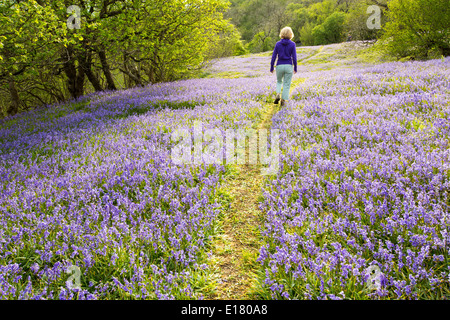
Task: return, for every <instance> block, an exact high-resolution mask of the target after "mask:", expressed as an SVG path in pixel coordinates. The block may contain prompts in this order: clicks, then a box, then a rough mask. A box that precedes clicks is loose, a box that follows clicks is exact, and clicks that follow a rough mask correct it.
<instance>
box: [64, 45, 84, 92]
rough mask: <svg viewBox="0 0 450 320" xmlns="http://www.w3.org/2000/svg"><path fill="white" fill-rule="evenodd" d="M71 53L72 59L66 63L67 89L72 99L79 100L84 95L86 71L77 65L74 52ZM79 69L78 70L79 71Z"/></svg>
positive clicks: (70, 51)
mask: <svg viewBox="0 0 450 320" xmlns="http://www.w3.org/2000/svg"><path fill="white" fill-rule="evenodd" d="M68 51H69V56H70V58H69V59H68V61H67V62H65V63H64V72H65V73H66V75H67V89H68V90H69V93H70V96H71V97H72V98H78V97H80V96H82V95H83V93H84V76H85V73H84V70H83V68H82V66H81V65H79V66H78V68H77V66H76V65H75V59H74V56H73V54H72V50H70V49H69V50H68ZM77 69H78V70H77Z"/></svg>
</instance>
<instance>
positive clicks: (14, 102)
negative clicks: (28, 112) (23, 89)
mask: <svg viewBox="0 0 450 320" xmlns="http://www.w3.org/2000/svg"><path fill="white" fill-rule="evenodd" d="M8 90H9V94H10V96H11V106H10V107H9V109H8V114H9V115H15V114H16V113H17V112H19V106H20V97H19V93H18V92H17V88H16V83H15V81H14V78H13V77H12V76H10V77H8Z"/></svg>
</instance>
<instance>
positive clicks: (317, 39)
mask: <svg viewBox="0 0 450 320" xmlns="http://www.w3.org/2000/svg"><path fill="white" fill-rule="evenodd" d="M344 22H345V13H343V12H335V13H333V14H332V15H330V16H329V17H328V18H326V19H325V21H324V23H322V24H321V25H318V26H316V27H314V29H313V30H312V36H313V38H314V44H315V45H320V44H329V43H338V42H341V41H342V40H343V37H344Z"/></svg>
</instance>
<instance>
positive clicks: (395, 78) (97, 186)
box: [0, 45, 450, 299]
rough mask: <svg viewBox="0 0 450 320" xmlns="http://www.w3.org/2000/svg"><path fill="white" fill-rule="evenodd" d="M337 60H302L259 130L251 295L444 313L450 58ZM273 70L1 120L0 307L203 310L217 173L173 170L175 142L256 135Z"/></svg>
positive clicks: (315, 50) (243, 71)
mask: <svg viewBox="0 0 450 320" xmlns="http://www.w3.org/2000/svg"><path fill="white" fill-rule="evenodd" d="M340 48H341V47H340V46H336V45H332V46H326V47H321V48H319V47H312V48H298V50H299V60H300V64H299V68H298V70H299V72H298V73H297V75H295V76H294V80H297V82H301V84H300V85H298V86H297V87H296V88H294V89H293V92H292V98H293V99H292V100H291V101H290V103H289V105H288V106H287V107H285V108H284V109H281V110H280V111H278V112H277V113H276V114H275V115H274V117H273V126H272V128H276V129H280V139H281V140H280V147H281V153H282V156H281V164H282V165H281V168H280V171H279V173H278V174H277V175H276V176H271V177H269V178H267V180H266V183H265V185H264V186H263V189H262V191H261V192H262V195H263V200H262V203H261V209H262V210H263V212H264V214H265V216H266V219H265V223H264V225H262V226H261V233H262V237H263V238H262V241H263V245H262V247H261V249H260V255H259V258H258V261H259V262H260V268H261V270H260V273H261V277H260V281H261V284H260V290H259V297H260V298H262V299H335V298H338V299H339V298H351V299H377V298H390V299H410V298H412V299H415V298H436V299H443V298H445V297H446V296H447V295H449V294H450V288H449V273H450V269H449V267H448V263H447V261H448V258H449V250H448V248H447V242H449V240H450V239H449V235H448V221H447V219H448V214H449V212H450V200H449V195H448V190H449V189H450V188H449V186H450V185H449V184H450V182H449V181H450V166H449V162H450V161H449V160H450V159H449V157H450V155H449V151H448V149H449V133H450V122H449V118H450V117H449V114H450V107H449V96H448V91H449V89H450V88H449V67H450V58H446V59H442V60H433V61H428V62H408V63H386V64H380V65H374V66H364V65H362V64H361V63H359V62H357V60H356V59H354V57H352V58H351V59H350V58H349V59H347V60H345V59H344V58H341V57H340V54H341V55H342V53H339V50H340ZM333 53H334V54H335V55H334V56H333ZM269 62H270V55H269V54H262V55H257V56H246V57H235V58H227V59H221V60H219V61H215V63H214V64H213V65H212V66H211V67H210V68H209V71H208V72H209V73H210V74H211V77H208V78H202V79H191V80H183V81H177V82H172V83H163V84H155V85H149V86H146V87H144V88H135V89H130V90H123V91H119V92H103V93H101V94H92V95H88V96H85V97H82V98H80V99H79V100H77V101H71V102H69V103H65V104H61V105H57V106H51V107H46V108H44V109H37V110H34V111H29V112H26V113H23V114H20V115H16V116H14V117H11V118H7V119H5V120H0V121H1V122H0V177H1V183H0V190H1V194H0V225H1V227H0V299H141V298H144V299H201V298H203V293H202V286H204V285H205V282H207V281H208V272H209V266H208V252H209V250H210V247H209V243H210V239H211V237H212V236H214V235H215V234H217V233H218V232H220V230H218V229H217V222H218V220H219V219H221V214H223V197H222V189H221V183H222V181H223V180H224V179H226V177H227V170H228V167H227V166H226V165H225V164H224V165H206V164H192V165H175V164H174V163H173V162H172V160H171V148H172V147H173V146H174V141H172V140H171V133H172V132H173V131H174V130H176V129H178V128H180V127H186V128H191V130H192V127H193V125H194V121H201V122H202V124H203V130H206V129H211V128H217V129H219V130H221V132H223V133H224V132H225V130H226V129H229V128H235V129H249V128H256V127H257V125H258V123H259V122H260V121H261V119H262V118H263V116H264V114H265V112H266V111H267V108H270V105H268V104H267V103H266V101H268V100H269V101H270V100H271V99H272V98H273V97H274V88H275V80H274V75H271V74H270V73H269V72H268V70H269ZM372 265H377V266H378V267H379V268H380V270H381V287H380V289H379V290H369V289H368V288H367V279H368V275H367V274H365V270H366V269H367V268H368V267H369V266H372ZM71 266H77V267H79V269H80V271H81V274H80V277H79V278H80V288H74V287H73V284H72V285H71V283H70V281H68V278H69V276H70V274H68V273H67V270H68V269H69V268H70V267H71Z"/></svg>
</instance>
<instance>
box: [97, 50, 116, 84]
mask: <svg viewBox="0 0 450 320" xmlns="http://www.w3.org/2000/svg"><path fill="white" fill-rule="evenodd" d="M97 53H98V56H99V58H100V62H101V64H102V70H103V73H104V75H105V77H106V83H107V88H108V89H109V90H117V88H116V85H115V84H114V79H113V76H112V74H111V69H110V68H109V64H108V60H107V59H106V53H105V51H103V50H99V51H98V52H97Z"/></svg>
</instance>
